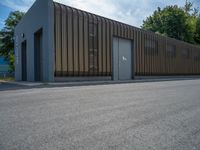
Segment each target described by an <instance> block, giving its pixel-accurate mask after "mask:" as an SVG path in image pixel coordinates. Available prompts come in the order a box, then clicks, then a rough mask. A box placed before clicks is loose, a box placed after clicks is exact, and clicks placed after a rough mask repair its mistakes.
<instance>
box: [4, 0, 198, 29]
mask: <svg viewBox="0 0 200 150" xmlns="http://www.w3.org/2000/svg"><path fill="white" fill-rule="evenodd" d="M34 1H35V0H4V1H3V2H2V1H0V3H1V4H2V5H5V6H7V7H10V8H12V9H14V10H21V11H27V10H28V8H29V7H30V6H31V5H32V4H33V2H34ZM55 1H56V2H60V3H63V4H65V5H69V6H72V7H75V8H79V9H82V10H85V11H88V12H92V13H94V14H98V15H101V16H104V17H107V18H111V19H114V20H118V21H121V22H124V23H127V24H131V25H134V26H137V27H140V26H141V25H142V21H143V20H144V19H145V18H146V17H148V16H149V15H151V14H152V12H153V11H154V10H155V9H156V8H157V7H161V8H162V7H164V6H166V5H175V4H177V5H178V6H183V5H184V3H185V0H176V1H175V0H55ZM191 1H192V2H194V4H196V6H198V4H199V3H200V2H199V0H191Z"/></svg>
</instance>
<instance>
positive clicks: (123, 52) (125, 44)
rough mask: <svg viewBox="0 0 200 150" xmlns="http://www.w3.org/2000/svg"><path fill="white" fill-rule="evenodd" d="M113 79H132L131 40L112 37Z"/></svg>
mask: <svg viewBox="0 0 200 150" xmlns="http://www.w3.org/2000/svg"><path fill="white" fill-rule="evenodd" d="M113 79H114V80H130V79H132V52H131V40H126V39H121V38H113Z"/></svg>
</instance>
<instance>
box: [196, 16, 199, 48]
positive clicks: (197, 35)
mask: <svg viewBox="0 0 200 150" xmlns="http://www.w3.org/2000/svg"><path fill="white" fill-rule="evenodd" d="M195 41H196V43H198V44H200V15H199V17H198V18H197V21H196V34H195Z"/></svg>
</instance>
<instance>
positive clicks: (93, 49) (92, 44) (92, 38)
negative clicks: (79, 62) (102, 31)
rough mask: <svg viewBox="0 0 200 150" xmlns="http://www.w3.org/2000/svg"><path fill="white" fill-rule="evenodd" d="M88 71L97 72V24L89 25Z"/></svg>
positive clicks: (91, 23)
mask: <svg viewBox="0 0 200 150" xmlns="http://www.w3.org/2000/svg"><path fill="white" fill-rule="evenodd" d="M89 71H90V72H96V71H97V23H94V22H90V23H89Z"/></svg>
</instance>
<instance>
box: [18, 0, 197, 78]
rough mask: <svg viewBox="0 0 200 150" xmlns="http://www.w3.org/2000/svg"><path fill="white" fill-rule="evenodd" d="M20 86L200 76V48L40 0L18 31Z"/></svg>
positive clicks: (49, 0)
mask: <svg viewBox="0 0 200 150" xmlns="http://www.w3.org/2000/svg"><path fill="white" fill-rule="evenodd" d="M15 55H16V62H15V65H16V72H15V77H16V80H28V81H56V80H62V79H66V80H71V79H90V78H93V79H113V80H129V79H134V77H135V76H152V75H158V76H160V75H197V74H200V48H199V47H197V46H194V45H191V44H188V43H185V42H182V41H178V40H175V39H172V38H168V37H163V36H160V35H157V34H154V33H152V32H148V31H144V30H142V29H139V28H136V27H133V26H130V25H127V24H124V23H120V22H117V21H114V20H111V19H107V18H104V17H101V16H98V15H95V14H91V13H88V12H85V11H82V10H78V9H75V8H72V7H69V6H65V5H63V4H59V3H56V2H53V1H52V0H36V2H35V3H34V4H33V6H32V7H31V8H30V9H29V11H28V12H27V13H26V15H25V16H24V17H23V19H22V20H21V22H20V23H19V24H18V25H17V27H16V28H15Z"/></svg>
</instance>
